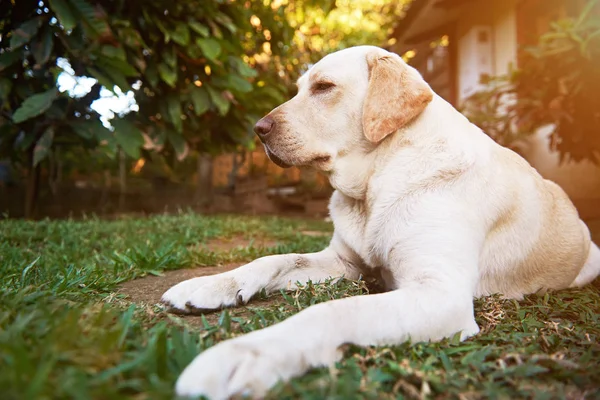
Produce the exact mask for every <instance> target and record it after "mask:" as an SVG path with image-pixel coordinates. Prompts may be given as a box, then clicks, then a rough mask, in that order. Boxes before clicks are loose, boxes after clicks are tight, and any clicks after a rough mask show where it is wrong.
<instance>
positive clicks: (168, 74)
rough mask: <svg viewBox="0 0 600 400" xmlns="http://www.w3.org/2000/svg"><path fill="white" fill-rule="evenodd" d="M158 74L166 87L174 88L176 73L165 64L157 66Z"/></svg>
mask: <svg viewBox="0 0 600 400" xmlns="http://www.w3.org/2000/svg"><path fill="white" fill-rule="evenodd" d="M158 74H159V75H160V78H161V79H162V80H163V81H165V83H166V84H167V85H169V86H171V87H175V84H176V83H177V71H174V70H172V69H171V68H169V66H167V65H166V64H158Z"/></svg>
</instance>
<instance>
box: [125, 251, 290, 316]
mask: <svg viewBox="0 0 600 400" xmlns="http://www.w3.org/2000/svg"><path fill="white" fill-rule="evenodd" d="M243 264H244V263H233V264H227V265H223V266H214V267H200V268H189V269H180V270H176V271H168V272H165V273H163V275H162V276H147V277H144V278H140V279H135V280H133V281H129V282H125V283H123V284H122V285H121V286H120V287H119V289H118V291H117V293H118V294H122V295H125V296H126V299H127V300H128V301H131V302H133V303H136V304H139V305H142V306H147V307H149V309H151V308H152V307H153V306H155V305H158V304H160V298H161V296H162V295H163V293H164V292H166V291H167V290H168V289H169V288H170V287H171V286H173V285H176V284H177V283H179V282H181V281H184V280H187V279H192V278H197V277H200V276H207V275H214V274H219V273H222V272H226V271H231V270H232V269H235V268H237V267H239V266H241V265H243ZM283 302H285V300H284V299H283V298H282V297H281V296H277V295H275V296H272V297H269V298H268V299H261V300H258V299H255V300H251V301H250V303H249V304H248V306H250V307H268V306H273V307H275V306H276V305H277V304H281V303H283ZM229 311H230V314H231V316H232V317H239V318H244V317H248V316H250V315H252V314H253V312H252V311H251V310H250V309H249V308H248V307H246V306H241V307H236V308H231V309H229ZM220 315H221V310H217V311H213V312H208V313H206V314H204V316H205V317H206V319H207V320H208V322H210V323H211V324H214V323H216V322H217V321H218V319H219V316H220ZM183 318H185V320H186V322H187V323H188V324H190V325H192V326H198V327H202V326H203V324H202V317H200V316H196V315H186V316H184V317H183Z"/></svg>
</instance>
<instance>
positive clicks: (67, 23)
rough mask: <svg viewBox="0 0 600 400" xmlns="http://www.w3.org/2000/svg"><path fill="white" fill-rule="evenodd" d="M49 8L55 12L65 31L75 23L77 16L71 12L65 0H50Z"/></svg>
mask: <svg viewBox="0 0 600 400" xmlns="http://www.w3.org/2000/svg"><path fill="white" fill-rule="evenodd" d="M50 8H51V9H52V11H54V14H56V18H58V22H59V23H60V24H61V25H62V27H63V28H64V29H65V30H66V31H70V30H71V29H73V28H75V25H77V17H75V14H74V13H73V10H72V9H71V6H70V5H69V3H67V2H66V1H65V0H50Z"/></svg>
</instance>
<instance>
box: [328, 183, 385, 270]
mask: <svg viewBox="0 0 600 400" xmlns="http://www.w3.org/2000/svg"><path fill="white" fill-rule="evenodd" d="M330 213H331V218H332V220H333V223H334V226H335V231H336V235H337V236H338V237H339V238H340V239H341V240H342V241H343V242H344V244H345V245H346V246H348V247H349V248H350V249H351V250H353V252H354V253H355V254H356V255H358V256H359V257H360V258H361V261H362V263H364V264H365V266H368V267H372V268H377V267H383V265H382V264H383V262H382V260H381V257H380V256H379V254H378V252H377V251H375V249H376V248H377V242H376V241H377V235H372V234H371V233H372V232H373V226H374V224H376V220H375V219H374V218H373V217H372V215H371V213H370V210H369V207H368V205H367V202H365V201H361V200H356V199H352V198H350V197H347V196H344V195H343V194H341V193H339V192H334V194H333V196H332V197H331V203H330Z"/></svg>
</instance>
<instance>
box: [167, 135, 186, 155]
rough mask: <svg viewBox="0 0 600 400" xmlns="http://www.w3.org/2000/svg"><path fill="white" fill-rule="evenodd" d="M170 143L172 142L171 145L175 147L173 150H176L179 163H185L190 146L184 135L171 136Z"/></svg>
mask: <svg viewBox="0 0 600 400" xmlns="http://www.w3.org/2000/svg"><path fill="white" fill-rule="evenodd" d="M169 142H171V145H172V146H173V149H174V150H175V154H176V155H177V159H178V160H179V161H183V160H184V159H185V158H186V157H187V155H188V153H189V152H190V149H189V146H188V144H187V142H186V141H185V138H184V137H183V136H182V135H177V134H170V135H169Z"/></svg>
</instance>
